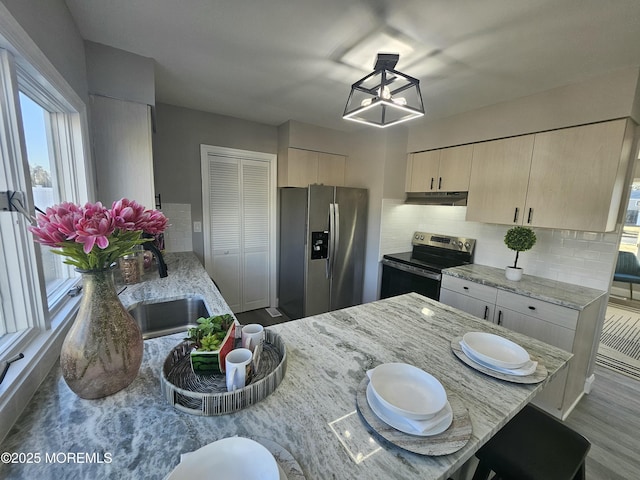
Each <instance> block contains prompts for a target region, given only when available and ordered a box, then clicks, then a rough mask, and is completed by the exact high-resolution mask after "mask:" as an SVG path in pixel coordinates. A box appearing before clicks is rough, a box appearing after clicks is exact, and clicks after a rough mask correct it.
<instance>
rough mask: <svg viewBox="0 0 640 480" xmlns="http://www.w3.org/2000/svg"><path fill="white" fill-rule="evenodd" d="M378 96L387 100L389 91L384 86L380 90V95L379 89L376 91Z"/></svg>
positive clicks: (389, 94)
mask: <svg viewBox="0 0 640 480" xmlns="http://www.w3.org/2000/svg"><path fill="white" fill-rule="evenodd" d="M378 95H380V96H381V97H382V98H383V99H384V100H389V99H390V98H391V90H389V87H387V86H386V85H385V86H384V87H383V88H382V93H380V89H378Z"/></svg>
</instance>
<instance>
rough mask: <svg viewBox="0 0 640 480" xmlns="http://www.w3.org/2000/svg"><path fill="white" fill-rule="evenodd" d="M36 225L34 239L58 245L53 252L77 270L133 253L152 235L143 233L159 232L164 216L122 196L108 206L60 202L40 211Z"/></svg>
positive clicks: (103, 265)
mask: <svg viewBox="0 0 640 480" xmlns="http://www.w3.org/2000/svg"><path fill="white" fill-rule="evenodd" d="M36 220H37V225H36V226H31V227H29V230H30V231H31V233H33V235H34V237H35V241H36V242H38V243H41V244H42V245H47V246H49V247H54V248H58V249H59V250H52V252H54V253H57V254H59V255H63V256H65V257H67V258H66V260H65V263H68V264H69V265H73V266H75V267H76V268H78V269H80V270H100V269H104V268H108V267H109V266H111V264H112V263H113V262H115V261H116V260H117V259H118V258H119V257H122V256H124V255H127V254H129V253H132V250H133V247H134V246H136V245H140V244H142V243H145V242H147V241H149V240H151V239H149V238H142V234H143V233H148V234H152V235H155V234H158V233H162V232H163V231H164V230H165V228H166V227H167V217H165V216H164V215H163V214H162V213H161V212H160V211H158V210H145V208H144V207H143V206H142V205H140V204H138V203H136V202H135V201H132V200H127V199H126V198H123V199H122V200H119V201H117V202H114V203H113V205H112V206H111V209H107V208H105V207H103V206H102V203H100V202H97V203H87V204H85V205H84V206H83V207H81V206H79V205H76V204H74V203H69V202H63V203H61V204H59V205H54V206H53V207H50V208H47V211H46V213H45V214H41V213H39V214H38V216H37V218H36Z"/></svg>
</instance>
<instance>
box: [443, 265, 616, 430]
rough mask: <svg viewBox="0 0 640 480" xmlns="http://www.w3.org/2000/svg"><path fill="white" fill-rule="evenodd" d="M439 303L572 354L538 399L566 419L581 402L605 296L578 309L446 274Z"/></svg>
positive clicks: (551, 410) (552, 411)
mask: <svg viewBox="0 0 640 480" xmlns="http://www.w3.org/2000/svg"><path fill="white" fill-rule="evenodd" d="M440 301H441V302H442V303H444V304H446V305H450V306H452V307H455V308H458V309H460V310H462V311H464V312H467V313H470V314H471V315H474V316H476V317H478V318H482V319H484V320H488V321H492V322H494V323H496V324H498V325H500V326H503V327H505V328H508V329H510V330H513V331H515V332H518V333H522V334H524V335H528V336H530V337H532V338H536V339H538V340H541V341H543V342H545V343H548V344H550V345H553V346H556V347H558V348H562V349H563V350H566V351H568V352H571V353H573V355H574V356H573V358H572V359H571V361H570V362H569V366H568V368H566V369H565V370H564V371H562V372H559V373H558V374H557V375H556V376H555V377H554V379H553V380H552V381H551V382H550V383H549V385H548V386H547V387H545V389H544V390H543V391H542V392H541V393H540V394H539V395H538V396H537V397H536V398H535V399H534V402H533V403H535V404H536V405H538V406H539V407H541V408H543V409H544V410H546V411H547V412H549V413H551V414H553V415H555V416H556V417H559V418H565V417H566V416H567V415H568V414H569V413H570V411H571V409H572V408H573V407H574V406H575V404H576V403H577V402H578V400H580V398H581V397H582V394H583V393H584V389H585V382H586V381H587V377H588V375H589V362H590V357H591V350H592V346H593V338H594V335H595V334H596V327H597V324H598V315H599V312H600V310H601V308H602V302H603V301H604V296H601V297H599V298H598V299H597V300H596V301H594V302H591V303H590V304H589V305H587V306H586V307H585V308H584V309H582V310H576V309H574V308H569V307H565V306H561V305H557V304H554V303H550V302H545V301H542V300H538V299H536V298H531V297H529V296H527V295H524V294H516V293H513V292H509V291H506V290H502V289H501V288H498V287H493V286H489V285H483V284H480V283H477V282H474V281H472V280H466V279H462V278H458V277H452V276H450V275H443V276H442V285H441V289H440Z"/></svg>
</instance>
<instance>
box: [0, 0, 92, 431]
mask: <svg viewBox="0 0 640 480" xmlns="http://www.w3.org/2000/svg"><path fill="white" fill-rule="evenodd" d="M0 48H2V49H5V50H6V52H5V53H4V56H5V58H6V57H15V58H14V61H15V65H16V67H15V68H13V67H12V68H11V70H13V73H12V74H9V75H8V74H6V73H5V74H0V83H2V82H5V81H6V79H7V78H11V76H13V79H14V80H12V87H14V86H15V85H16V84H17V81H16V80H15V71H16V69H19V71H20V73H21V74H22V73H28V76H29V79H28V80H27V81H26V82H24V85H25V88H26V89H31V88H33V87H36V86H38V85H39V86H40V87H41V88H42V89H43V90H45V91H47V92H50V93H51V95H52V97H53V99H52V101H54V102H55V104H56V105H62V106H66V107H67V108H65V109H64V110H63V111H66V112H68V113H69V115H70V116H69V121H68V125H69V128H70V130H69V133H71V131H73V132H74V133H75V135H72V138H66V139H61V141H63V142H66V145H64V148H65V149H66V150H67V152H72V153H73V154H74V155H73V156H74V157H75V159H76V160H80V159H83V160H84V161H78V162H77V170H76V171H75V179H77V181H76V183H75V184H74V185H73V186H72V187H71V188H72V190H75V193H76V194H77V197H76V198H75V201H77V202H79V203H84V202H86V201H88V200H90V199H92V198H95V191H96V180H95V175H94V169H93V166H92V161H91V152H90V145H89V142H88V139H89V134H88V132H89V128H88V119H87V106H86V104H85V101H84V100H83V99H82V98H81V97H80V96H79V95H78V94H77V93H76V91H74V90H73V88H72V87H71V86H70V85H69V84H68V82H67V81H66V80H65V79H64V77H63V76H62V75H61V74H60V73H59V72H58V71H57V70H56V68H55V67H54V66H53V64H52V63H51V62H50V61H49V59H48V58H47V57H46V56H45V55H44V53H43V52H42V51H41V50H40V49H39V47H38V46H37V45H36V44H35V42H34V41H33V40H32V39H31V38H30V37H29V35H28V34H27V33H26V31H25V30H24V29H23V28H22V27H21V26H20V24H19V23H18V22H17V21H16V19H15V18H14V17H13V16H12V15H11V13H10V12H9V10H8V9H7V7H6V6H5V5H4V4H3V3H2V2H0ZM11 63H13V62H11ZM5 86H7V85H0V87H5ZM4 91H5V92H6V91H7V90H6V89H5V90H4ZM17 95H18V93H17V89H16V88H13V89H12V93H11V94H9V96H8V97H7V96H6V94H2V93H0V102H1V103H3V105H2V106H3V107H5V106H6V105H7V103H10V105H9V107H8V110H5V109H4V108H3V111H6V112H7V113H2V114H0V130H1V132H0V133H1V135H0V137H1V138H0V141H2V142H4V143H5V144H9V143H11V144H12V145H11V146H10V147H8V148H9V151H8V153H9V154H11V155H13V158H12V157H11V156H10V157H4V158H5V159H6V158H9V162H10V166H9V170H10V171H8V172H6V173H7V175H5V176H4V177H5V178H6V183H5V180H4V179H0V186H2V187H4V188H1V189H2V190H6V189H11V190H16V191H23V192H25V193H26V194H27V197H28V201H27V203H28V206H27V207H28V208H29V209H32V208H33V203H32V201H33V198H32V195H31V191H30V189H29V188H27V183H28V175H27V176H25V173H24V172H25V168H28V165H26V159H24V158H22V159H21V161H19V162H18V163H16V161H14V158H15V155H14V152H15V151H16V148H17V149H18V150H19V149H20V148H22V149H24V141H23V140H21V139H20V136H21V134H20V132H21V129H22V126H21V125H20V127H19V128H18V130H17V132H18V133H17V135H18V136H16V133H15V128H16V127H15V125H16V124H21V121H20V122H18V121H16V120H20V118H19V115H20V114H19V110H18V113H14V111H13V110H15V108H16V104H17V101H18V98H17ZM11 97H15V98H13V99H11ZM11 104H12V105H13V106H12V105H11ZM72 112H73V113H72ZM75 112H77V113H75ZM9 120H11V121H10V122H9ZM7 126H9V127H10V128H8V129H7ZM61 134H62V135H64V133H61ZM0 145H1V144H0ZM16 145H17V147H16ZM61 147H62V145H61ZM0 148H3V152H2V154H3V156H4V154H5V153H7V150H6V148H4V147H0ZM18 153H19V152H18ZM19 156H20V157H21V156H22V155H21V154H20V155H19ZM4 163H5V162H3V165H4ZM0 170H2V167H0ZM27 172H28V170H27ZM3 173H4V172H3ZM81 179H87V184H86V185H83V184H82V180H81ZM0 222H7V224H6V225H5V223H2V228H1V229H0V230H1V231H0V234H1V235H6V237H3V238H6V240H7V242H9V239H11V242H12V244H13V242H14V241H17V242H18V243H17V244H18V250H20V251H21V252H22V253H23V254H24V257H25V258H24V259H23V258H22V254H20V255H14V256H13V258H7V256H6V255H4V254H5V253H6V252H4V251H3V252H0V256H2V257H3V258H2V260H3V261H4V262H5V263H4V265H2V266H3V267H6V268H3V272H6V273H7V275H3V272H0V282H4V283H3V289H4V287H5V286H6V285H12V284H15V282H16V281H17V282H22V283H23V285H22V287H23V288H24V289H25V290H24V291H28V292H30V294H31V295H32V298H31V301H30V302H23V303H26V304H25V305H24V306H22V307H21V308H22V313H24V314H25V315H24V316H23V317H22V318H26V319H27V321H28V322H29V324H30V325H32V326H33V327H32V328H27V329H26V330H23V331H21V332H19V333H16V334H15V335H11V336H9V337H6V338H3V344H2V347H3V356H4V354H7V355H9V356H11V355H14V354H16V353H20V352H22V353H24V355H25V358H24V359H22V360H19V361H17V362H16V363H15V364H13V365H12V366H11V368H10V369H9V372H8V374H7V376H6V377H5V380H4V381H3V382H2V384H1V385H0V441H1V440H2V439H4V437H5V436H6V435H7V433H8V432H9V430H10V429H11V427H12V425H13V423H15V421H16V420H17V419H18V417H19V416H20V414H21V413H22V412H23V410H24V409H25V407H26V406H27V404H28V403H29V400H30V399H31V397H32V396H33V394H34V393H35V392H36V390H37V389H38V387H39V386H40V383H41V382H42V380H43V379H44V378H45V377H46V375H47V374H48V373H49V371H50V369H51V367H52V366H53V365H55V363H56V360H57V359H58V356H59V352H60V348H61V345H62V341H63V340H64V337H65V335H66V332H67V331H68V329H69V328H70V326H71V320H72V319H73V317H74V316H75V313H76V311H77V308H78V303H79V301H80V297H76V298H73V299H70V300H69V301H67V302H64V304H63V305H61V306H60V309H59V310H58V311H56V312H55V315H54V316H53V318H49V319H48V320H49V322H47V321H44V320H45V319H44V318H43V312H44V305H45V303H44V302H45V301H46V300H45V294H46V293H45V292H44V290H41V288H40V285H41V283H39V282H38V277H42V275H41V273H42V272H38V270H39V269H40V270H41V268H42V267H41V264H40V262H39V261H38V260H37V258H36V252H35V249H36V245H35V243H34V242H33V241H32V240H31V236H30V235H28V234H26V231H25V230H24V229H25V227H26V219H25V218H24V217H22V216H17V214H16V213H3V214H2V215H0ZM5 227H7V228H5ZM9 227H10V228H9ZM14 227H15V228H14ZM18 228H19V229H21V231H22V232H25V233H24V234H23V235H20V237H19V238H16V237H15V235H16V229H18ZM10 237H11V238H10ZM19 253H20V252H19ZM18 257H20V258H18ZM16 262H17V264H16ZM23 271H24V272H26V273H23V274H20V272H23ZM9 274H10V275H11V276H10V278H9V277H8V275H9ZM7 282H9V283H7ZM25 282H26V284H25ZM14 300H16V299H14ZM10 301H11V300H10ZM13 303H17V300H16V302H13ZM7 305H9V307H10V311H7V308H9V307H8V306H7ZM2 308H3V309H5V310H4V312H3V314H4V315H7V314H9V313H11V314H13V309H14V308H13V306H11V305H10V304H7V299H5V298H3V299H2ZM25 309H27V310H26V311H25ZM29 312H35V313H34V314H29ZM38 327H40V328H38ZM3 359H4V358H3Z"/></svg>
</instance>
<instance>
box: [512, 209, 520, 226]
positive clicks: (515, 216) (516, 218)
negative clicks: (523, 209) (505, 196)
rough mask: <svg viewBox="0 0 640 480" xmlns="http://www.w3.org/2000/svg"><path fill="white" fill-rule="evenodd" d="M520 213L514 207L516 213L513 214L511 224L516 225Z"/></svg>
mask: <svg viewBox="0 0 640 480" xmlns="http://www.w3.org/2000/svg"><path fill="white" fill-rule="evenodd" d="M519 213H520V209H519V208H518V207H516V211H515V212H514V214H513V223H516V222H517V221H518V214H519Z"/></svg>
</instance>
